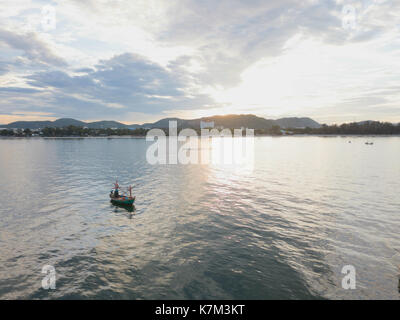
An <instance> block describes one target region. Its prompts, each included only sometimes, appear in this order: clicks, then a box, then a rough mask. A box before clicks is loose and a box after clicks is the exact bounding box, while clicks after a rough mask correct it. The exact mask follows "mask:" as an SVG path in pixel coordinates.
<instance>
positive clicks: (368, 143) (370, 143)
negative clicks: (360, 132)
mask: <svg viewBox="0 0 400 320" xmlns="http://www.w3.org/2000/svg"><path fill="white" fill-rule="evenodd" d="M365 144H366V145H373V144H374V143H373V142H366V143H365Z"/></svg>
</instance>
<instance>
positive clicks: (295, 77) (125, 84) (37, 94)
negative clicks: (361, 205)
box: [0, 0, 400, 122]
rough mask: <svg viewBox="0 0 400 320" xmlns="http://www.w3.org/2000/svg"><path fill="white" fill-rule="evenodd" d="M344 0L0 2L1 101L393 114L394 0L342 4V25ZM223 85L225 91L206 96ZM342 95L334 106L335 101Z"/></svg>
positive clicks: (121, 113)
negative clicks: (47, 15) (50, 25)
mask: <svg viewBox="0 0 400 320" xmlns="http://www.w3.org/2000/svg"><path fill="white" fill-rule="evenodd" d="M45 4H51V5H53V6H54V8H55V9H56V12H57V28H56V29H55V30H52V31H50V32H44V31H43V30H42V29H41V27H40V19H41V17H40V15H41V7H42V6H43V5H45ZM345 4H347V2H346V1H341V0H328V1H319V0H302V1H298V0H269V1H264V0H248V1H241V0H221V1H214V0H204V1H197V0H185V1H179V0H171V1H163V0H136V1H122V0H119V1H109V0H103V1H93V0H92V1H60V2H58V1H54V2H51V3H50V2H46V1H39V2H35V1H33V2H29V1H28V2H26V3H25V4H24V5H16V4H13V3H11V2H10V6H8V7H7V10H4V11H2V12H1V13H0V16H1V18H2V19H1V22H0V48H1V53H0V88H2V90H0V95H1V97H2V100H1V101H0V110H1V111H4V110H7V111H8V112H10V111H12V110H13V108H14V109H15V108H19V110H26V109H27V107H29V108H30V109H32V111H35V112H36V111H37V112H51V113H52V114H54V115H59V116H68V117H77V118H81V119H83V120H84V119H85V118H86V119H94V118H95V117H97V118H98V119H102V118H105V117H108V118H112V119H117V118H118V117H119V119H121V118H122V119H123V118H124V117H126V116H128V115H132V116H134V115H140V117H141V119H144V118H145V117H146V116H145V115H149V119H153V118H154V117H155V116H156V115H158V117H162V116H164V115H166V114H167V115H170V114H174V115H179V114H184V115H185V116H187V117H190V114H196V112H197V113H199V112H201V113H202V115H207V113H208V112H215V113H218V112H220V111H222V110H223V111H224V112H225V111H226V112H229V108H231V110H233V111H234V112H236V111H240V112H246V110H250V111H251V112H253V113H256V114H259V115H265V116H268V115H278V114H280V113H282V112H284V113H285V114H286V115H291V113H296V115H302V114H304V115H308V116H313V115H315V116H318V117H323V112H322V111H321V110H329V116H330V117H332V118H335V115H334V114H335V112H334V111H333V110H337V112H336V113H337V114H338V113H339V112H342V113H343V112H344V111H343V110H344V109H346V110H348V112H346V113H348V114H352V110H354V112H357V113H360V112H362V110H365V112H372V110H379V108H382V110H387V112H386V111H385V112H384V113H386V114H388V112H389V111H390V110H391V112H392V114H391V117H392V118H394V117H396V112H397V115H398V114H399V111H396V108H395V107H394V106H393V103H394V101H396V99H398V97H397V93H396V92H393V93H390V96H385V94H386V93H385V90H384V89H385V87H387V86H396V85H397V84H399V82H400V74H399V71H397V70H399V69H398V68H397V67H398V62H396V59H397V56H398V53H399V49H400V41H399V40H398V39H399V35H400V28H399V25H398V21H399V18H400V14H399V12H400V2H398V1H389V0H386V1H369V0H363V1H357V2H354V3H351V5H352V6H353V7H354V10H355V27H354V29H346V28H343V26H342V20H343V11H342V10H343V6H344V5H345ZM28 22H29V23H31V28H30V29H29V28H25V27H26V25H27V24H29V23H28ZM11 30H18V31H11ZM23 30H29V31H23ZM308 43H312V44H313V45H311V46H308ZM314 44H315V45H314ZM303 47H304V48H305V49H304V50H303V49H302V48H303ZM299 48H300V49H299ZM327 48H328V49H329V50H326V49H327ZM337 48H340V49H341V50H337ZM298 52H299V53H298ZM288 57H289V58H290V59H289V58H288ZM288 59H289V60H288ZM324 61H325V62H327V63H325V62H324ZM299 64H300V66H298V65H299ZM301 64H303V65H301ZM260 65H264V66H263V68H262V69H261V68H258V66H260ZM375 65H376V66H377V67H376V68H374V66H375ZM388 65H390V68H388ZM319 66H321V68H319ZM271 70H272V71H271ZM250 78H251V79H250ZM374 87H375V88H377V89H378V90H377V91H376V93H374V95H373V96H367V95H366V92H370V91H371V90H372V89H373V88H374ZM18 88H20V89H18ZM224 95H225V96H228V97H227V98H229V99H225V100H226V101H228V102H226V101H223V100H219V99H217V98H216V97H218V96H224ZM316 97H317V98H316ZM252 102H255V103H252ZM238 103H240V106H238V105H237V104H238ZM341 103H342V104H343V108H344V109H343V108H336V109H335V106H338V105H340V104H341ZM389 104H390V106H389ZM317 105H319V107H318V106H317ZM362 105H365V108H364V109H363V108H362ZM24 106H25V108H24ZM236 107H237V109H235V108H236ZM232 108H233V109H232ZM385 108H386V109H385ZM211 110H212V111H211ZM319 110H320V111H321V112H320V111H319ZM324 119H325V118H324ZM0 122H1V119H0Z"/></svg>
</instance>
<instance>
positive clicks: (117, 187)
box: [114, 180, 119, 198]
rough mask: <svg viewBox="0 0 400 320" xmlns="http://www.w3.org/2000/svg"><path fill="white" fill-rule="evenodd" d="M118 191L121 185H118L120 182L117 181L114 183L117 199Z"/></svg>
mask: <svg viewBox="0 0 400 320" xmlns="http://www.w3.org/2000/svg"><path fill="white" fill-rule="evenodd" d="M118 189H119V184H118V180H116V181H115V183H114V197H116V198H118V197H119V193H118Z"/></svg>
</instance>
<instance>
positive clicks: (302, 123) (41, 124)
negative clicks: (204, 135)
mask: <svg viewBox="0 0 400 320" xmlns="http://www.w3.org/2000/svg"><path fill="white" fill-rule="evenodd" d="M171 120H175V121H177V124H178V127H179V128H200V122H201V121H208V122H210V121H213V122H214V125H215V126H216V127H224V128H241V127H245V128H251V129H269V128H272V127H273V126H276V125H278V126H280V127H281V128H305V127H309V128H319V127H321V125H320V124H319V123H318V122H316V121H314V120H313V119H311V118H282V119H278V120H271V119H265V118H261V117H257V116H255V115H252V114H241V115H224V116H212V117H204V118H198V119H192V120H184V119H179V118H165V119H161V120H159V121H156V122H154V123H145V124H142V125H139V124H131V125H126V124H123V123H120V122H117V121H96V122H84V121H80V120H75V119H70V118H62V119H58V120H55V121H16V122H12V123H9V124H7V125H0V128H9V129H11V128H13V129H41V128H45V127H48V128H62V127H67V126H76V127H88V128H91V129H107V128H121V129H122V128H124V129H137V128H168V124H169V121H171Z"/></svg>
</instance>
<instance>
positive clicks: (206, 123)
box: [200, 121, 214, 129]
mask: <svg viewBox="0 0 400 320" xmlns="http://www.w3.org/2000/svg"><path fill="white" fill-rule="evenodd" d="M213 128H214V121H200V129H213Z"/></svg>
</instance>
